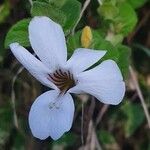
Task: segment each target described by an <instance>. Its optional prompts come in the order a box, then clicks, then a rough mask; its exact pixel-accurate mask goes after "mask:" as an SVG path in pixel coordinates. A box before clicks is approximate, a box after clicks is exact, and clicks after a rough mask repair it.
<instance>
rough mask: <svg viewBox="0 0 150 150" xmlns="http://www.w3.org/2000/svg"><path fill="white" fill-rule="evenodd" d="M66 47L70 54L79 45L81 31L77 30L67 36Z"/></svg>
mask: <svg viewBox="0 0 150 150" xmlns="http://www.w3.org/2000/svg"><path fill="white" fill-rule="evenodd" d="M67 47H68V52H69V53H70V54H72V53H73V52H74V50H75V49H77V48H80V47H81V31H78V32H76V33H75V34H74V35H73V36H72V35H70V36H69V37H68V40H67Z"/></svg>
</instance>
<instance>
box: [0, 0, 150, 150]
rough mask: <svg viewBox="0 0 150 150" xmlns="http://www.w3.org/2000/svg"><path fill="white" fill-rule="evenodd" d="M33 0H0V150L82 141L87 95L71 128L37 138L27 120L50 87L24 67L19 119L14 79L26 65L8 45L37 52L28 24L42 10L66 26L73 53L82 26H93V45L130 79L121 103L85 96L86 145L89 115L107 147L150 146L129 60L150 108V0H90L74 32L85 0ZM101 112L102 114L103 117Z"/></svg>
mask: <svg viewBox="0 0 150 150" xmlns="http://www.w3.org/2000/svg"><path fill="white" fill-rule="evenodd" d="M30 2H32V1H21V0H2V1H1V2H0V150H1V149H2V150H5V149H7V150H8V149H10V150H28V149H30V150H32V149H33V150H35V149H37V150H38V149H42V150H50V149H56V150H57V149H75V150H76V149H80V148H81V146H82V144H81V132H80V128H81V101H82V99H83V96H82V97H75V103H76V112H75V118H74V123H73V127H72V129H71V132H69V133H66V134H65V135H64V136H63V137H62V138H61V139H60V140H58V141H55V142H54V141H52V140H51V139H50V138H49V139H47V140H45V141H40V140H38V139H35V138H33V136H32V135H31V133H30V130H29V126H28V122H27V121H28V112H29V109H30V106H31V104H32V103H33V100H34V99H35V98H36V97H37V96H38V95H40V93H42V92H44V91H46V90H48V89H46V88H45V87H43V86H42V85H40V84H39V83H38V82H37V81H36V80H35V79H33V78H32V77H31V76H30V75H29V74H28V73H27V72H26V71H25V70H23V72H22V73H21V74H20V75H19V77H18V78H17V80H16V83H15V86H14V90H15V94H16V95H15V102H16V113H17V121H18V123H17V122H15V124H14V112H13V107H12V106H13V105H12V95H11V94H12V89H11V88H12V87H11V84H12V79H13V78H14V76H15V75H16V73H17V71H18V69H19V68H20V66H21V65H20V64H19V63H18V62H17V61H16V59H15V58H14V57H13V55H12V54H11V52H10V50H9V44H10V43H12V42H19V43H20V44H21V45H23V46H25V47H27V48H28V49H29V50H30V51H31V52H32V49H31V48H30V43H29V39H28V24H29V21H30V19H31V18H32V17H33V16H43V15H44V16H48V17H50V18H51V19H53V20H54V21H55V22H57V23H59V24H61V26H62V27H63V30H64V32H65V35H66V40H67V47H68V52H69V56H68V57H70V56H71V54H72V53H73V51H74V50H75V49H76V48H78V47H82V46H83V43H82V42H81V36H82V34H83V29H84V27H85V26H87V25H88V26H90V28H91V35H92V38H91V40H90V42H89V46H88V48H91V49H97V50H107V54H106V56H104V58H103V60H106V59H113V60H115V61H116V62H117V63H118V65H119V67H120V69H121V71H122V73H123V76H124V79H125V80H126V86H127V91H126V96H125V98H124V101H123V102H122V103H121V104H120V105H118V106H106V105H104V104H102V103H99V102H97V101H96V100H93V99H92V98H91V96H86V101H85V102H84V107H85V109H84V120H83V125H84V130H83V136H84V141H85V143H84V144H85V145H86V146H87V147H86V148H87V149H90V146H89V145H88V144H87V138H86V137H88V136H89V134H90V133H89V131H88V129H89V124H90V120H93V126H94V128H95V133H96V138H97V140H98V143H99V145H100V146H101V147H102V149H106V150H127V149H128V150H149V149H150V134H149V130H150V129H149V128H148V124H147V120H146V117H145V114H144V111H143V108H142V105H141V102H140V99H139V97H138V94H137V92H136V89H135V86H134V83H133V81H132V79H131V76H130V73H129V65H132V66H133V68H134V69H135V70H136V71H135V74H136V76H137V78H138V81H139V84H140V87H141V91H142V94H143V95H144V98H145V104H146V106H147V108H148V109H149V110H150V49H149V48H150V30H149V26H150V9H149V8H150V7H149V6H150V2H149V1H148V0H103V1H100V2H101V3H98V1H96V0H91V2H90V4H89V6H88V7H87V9H86V11H85V12H84V14H83V16H82V18H81V20H80V22H79V23H78V25H77V26H76V29H75V32H73V31H74V26H75V25H76V22H77V21H78V19H79V17H80V13H81V9H82V7H83V4H84V2H85V1H84V0H34V1H33V2H32V3H30ZM101 61H102V60H101ZM99 63H100V62H99ZM91 99H92V100H91ZM95 103H96V104H95ZM101 115H102V118H101V120H100V121H98V118H99V117H100V116H101ZM15 125H18V126H17V127H16V126H15ZM90 142H91V141H90Z"/></svg>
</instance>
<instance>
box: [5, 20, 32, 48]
mask: <svg viewBox="0 0 150 150" xmlns="http://www.w3.org/2000/svg"><path fill="white" fill-rule="evenodd" d="M29 22H30V19H23V20H21V21H19V22H17V23H16V24H15V25H14V26H12V27H11V29H10V30H9V31H8V33H7V35H6V39H5V48H9V45H10V44H11V43H14V42H18V43H19V44H20V45H22V46H25V47H28V46H30V42H29V38H28V25H29Z"/></svg>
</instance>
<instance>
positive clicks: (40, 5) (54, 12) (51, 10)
mask: <svg viewBox="0 0 150 150" xmlns="http://www.w3.org/2000/svg"><path fill="white" fill-rule="evenodd" d="M31 14H32V16H47V17H49V18H51V19H52V20H53V21H55V22H57V23H59V24H61V25H63V24H64V23H65V20H66V16H65V14H64V12H63V11H62V10H60V9H59V8H57V7H55V6H53V5H52V4H50V3H45V2H38V1H35V2H33V6H32V9H31Z"/></svg>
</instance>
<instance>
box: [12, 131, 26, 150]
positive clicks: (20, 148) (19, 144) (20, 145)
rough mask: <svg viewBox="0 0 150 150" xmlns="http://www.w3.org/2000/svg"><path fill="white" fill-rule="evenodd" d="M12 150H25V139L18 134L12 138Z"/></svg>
mask: <svg viewBox="0 0 150 150" xmlns="http://www.w3.org/2000/svg"><path fill="white" fill-rule="evenodd" d="M12 150H25V138H24V137H23V135H21V134H20V133H19V132H17V133H16V135H15V137H14V143H13V145H12Z"/></svg>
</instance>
